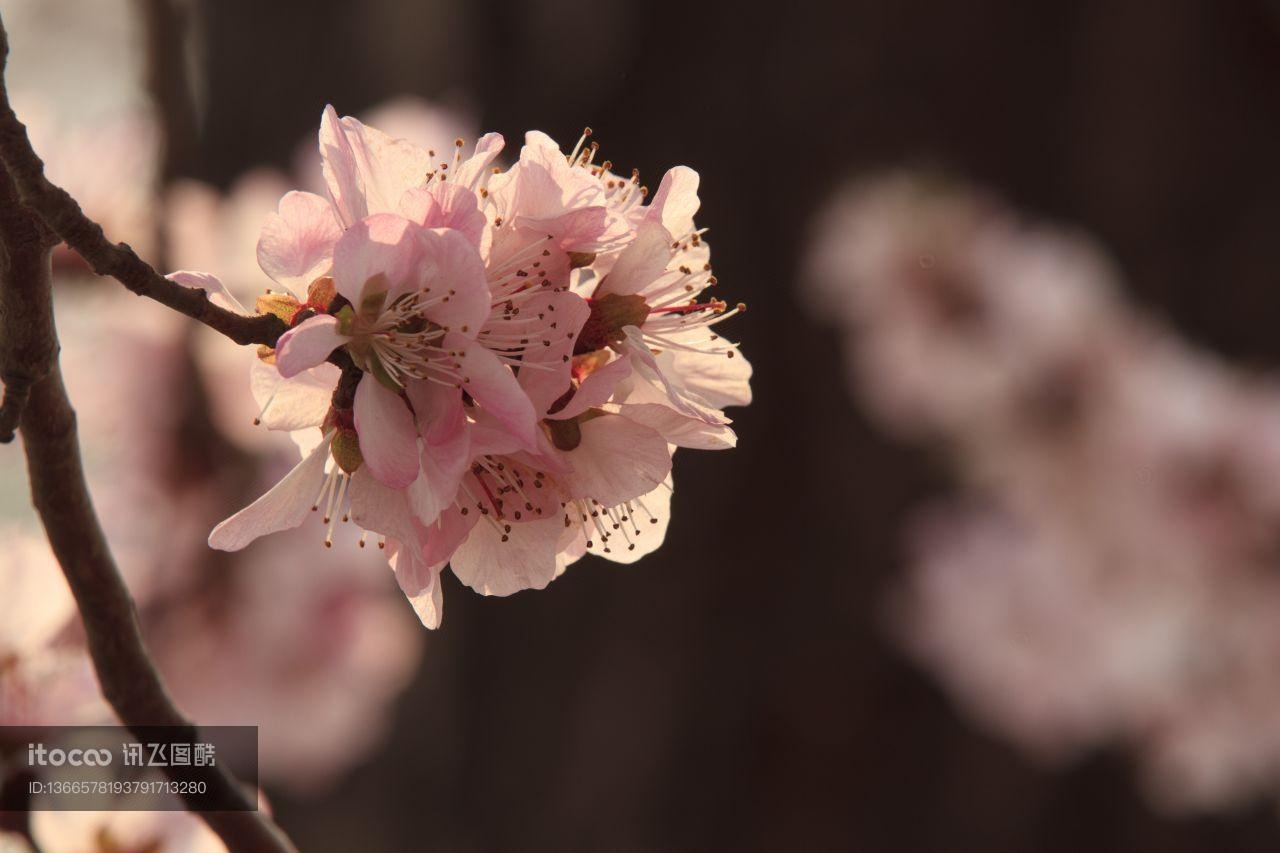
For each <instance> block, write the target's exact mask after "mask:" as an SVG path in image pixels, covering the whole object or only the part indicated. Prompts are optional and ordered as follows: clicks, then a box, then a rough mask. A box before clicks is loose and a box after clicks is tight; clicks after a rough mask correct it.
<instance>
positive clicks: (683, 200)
mask: <svg viewBox="0 0 1280 853" xmlns="http://www.w3.org/2000/svg"><path fill="white" fill-rule="evenodd" d="M698 180H699V178H698V173H697V172H695V171H694V170H693V169H690V168H689V167H688V166H676V167H675V168H674V169H668V170H667V173H666V174H665V175H663V176H662V183H661V184H659V185H658V191H657V192H656V193H654V194H653V198H652V199H651V200H650V201H649V206H648V207H647V208H646V210H645V216H646V218H648V219H650V220H656V221H658V222H661V223H662V226H663V227H664V228H666V229H667V230H668V231H670V232H671V234H672V235H673V236H674V238H675V239H677V240H682V239H684V238H685V237H687V236H688V235H689V234H690V232H692V231H693V216H694V214H695V213H697V212H698V207H699V206H700V202H699V201H698Z"/></svg>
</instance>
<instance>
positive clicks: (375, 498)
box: [347, 380, 418, 547]
mask: <svg viewBox="0 0 1280 853" xmlns="http://www.w3.org/2000/svg"><path fill="white" fill-rule="evenodd" d="M369 381H370V382H373V380H369ZM361 384H362V385H363V384H364V383H363V382H362V383H361ZM347 496H348V497H349V498H350V501H351V504H350V513H351V520H352V521H353V522H355V523H356V524H357V525H358V526H359V527H361V528H363V529H364V530H368V531H371V532H373V533H378V534H381V535H383V536H388V537H391V538H393V539H396V540H398V541H399V542H400V543H402V545H405V544H406V543H415V542H417V541H418V527H417V526H415V525H414V523H413V515H412V513H410V511H409V503H408V501H407V500H406V498H405V493H404V491H403V490H402V489H393V488H388V487H387V486H385V485H383V484H382V483H380V482H378V479H377V478H376V477H375V476H374V475H373V472H372V471H370V470H368V467H367V466H363V465H362V466H361V467H360V468H358V469H356V472H355V473H354V474H352V475H351V482H350V484H349V485H348V487H347ZM406 547H407V545H406Z"/></svg>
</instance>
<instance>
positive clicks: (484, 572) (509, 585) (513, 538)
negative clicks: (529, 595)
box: [449, 518, 564, 595]
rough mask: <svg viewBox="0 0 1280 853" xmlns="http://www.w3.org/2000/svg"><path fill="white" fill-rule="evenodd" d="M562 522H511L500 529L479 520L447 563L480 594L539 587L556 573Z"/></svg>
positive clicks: (464, 581) (501, 593)
mask: <svg viewBox="0 0 1280 853" xmlns="http://www.w3.org/2000/svg"><path fill="white" fill-rule="evenodd" d="M563 530H564V522H563V521H562V520H561V519H559V518H550V519H546V520H544V521H526V522H521V523H519V524H513V525H511V532H510V533H509V534H507V535H508V541H506V542H503V541H502V536H503V534H502V532H501V531H500V530H497V529H495V528H494V526H493V525H492V524H489V523H488V522H487V521H481V522H480V523H478V524H476V526H475V527H474V528H472V530H471V535H470V536H468V537H467V540H466V541H465V542H463V543H462V545H461V547H459V548H458V550H457V552H455V553H454V555H453V559H452V560H450V563H449V564H450V566H452V567H453V573H454V574H455V575H457V576H458V579H459V580H461V581H462V582H463V583H465V584H466V585H467V586H469V587H471V588H472V589H474V590H475V591H476V592H478V593H480V594H481V595H510V594H511V593H513V592H519V591H520V590H522V589H542V588H543V587H545V586H546V585H547V584H549V583H551V581H552V580H554V579H555V576H556V553H557V548H558V544H559V540H560V534H561V532H562V531H563Z"/></svg>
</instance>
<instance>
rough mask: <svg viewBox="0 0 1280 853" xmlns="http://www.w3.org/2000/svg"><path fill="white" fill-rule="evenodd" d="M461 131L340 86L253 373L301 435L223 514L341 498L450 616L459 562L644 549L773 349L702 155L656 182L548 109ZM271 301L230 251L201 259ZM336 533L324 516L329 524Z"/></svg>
mask: <svg viewBox="0 0 1280 853" xmlns="http://www.w3.org/2000/svg"><path fill="white" fill-rule="evenodd" d="M503 147H504V143H503V139H502V137H500V136H498V135H497V134H487V135H485V136H482V137H481V138H480V140H479V141H478V142H477V143H476V145H475V147H474V150H472V151H470V152H467V150H466V146H465V144H464V142H463V141H462V140H461V139H459V140H457V141H456V143H455V145H454V146H453V150H451V151H447V152H439V151H436V150H432V149H428V148H424V147H420V146H418V145H417V144H415V143H414V142H411V141H409V140H406V139H398V138H393V137H391V136H388V135H387V134H384V133H382V132H380V131H378V130H376V129H374V128H372V127H369V126H366V125H364V124H362V123H361V122H360V121H358V120H356V119H354V118H350V117H347V118H339V117H338V115H337V114H336V113H335V112H334V110H333V109H332V108H329V109H327V110H326V111H325V113H324V116H323V118H322V121H321V127H320V156H321V167H322V173H323V177H324V185H325V190H326V192H325V195H323V196H321V195H318V194H314V193H308V192H296V191H295V192H290V193H288V194H286V195H285V196H284V197H283V198H282V199H281V200H280V202H279V206H278V211H277V212H276V213H274V214H272V215H270V216H269V217H268V219H267V221H266V223H265V224H264V226H263V228H262V232H261V235H260V239H259V242H258V252H257V254H258V262H259V265H260V266H261V268H262V271H263V272H265V273H266V274H267V275H268V276H269V277H270V278H271V279H272V280H273V281H274V282H275V283H276V285H277V287H276V288H274V289H271V290H268V292H267V293H266V294H265V295H263V296H260V297H259V298H258V300H257V304H256V306H255V308H256V310H257V311H258V312H259V313H272V314H275V315H276V316H279V317H280V318H281V319H282V320H283V321H284V322H285V323H286V324H287V325H288V327H289V328H288V331H286V332H285V333H284V334H283V335H282V336H281V337H280V339H279V341H278V342H277V345H276V346H275V347H274V348H267V347H263V348H262V349H261V350H260V351H259V358H258V360H257V361H256V363H255V364H254V366H253V368H252V375H251V385H252V389H253V392H254V395H255V397H256V399H257V400H258V403H259V405H260V406H261V411H260V413H259V416H258V419H259V420H260V422H261V423H262V424H263V425H265V426H266V427H268V428H270V429H276V430H286V431H289V432H290V434H291V435H292V437H293V438H294V439H295V441H296V442H297V443H298V445H299V447H300V448H301V449H302V453H303V459H302V461H301V462H300V463H299V464H298V465H297V467H295V468H294V469H293V470H292V471H291V472H290V473H289V474H288V475H286V476H285V477H284V478H283V479H282V480H281V481H280V482H279V483H278V484H277V485H276V486H275V487H273V488H272V489H270V490H269V491H268V492H267V493H266V494H264V495H263V496H262V497H261V498H259V499H258V500H257V501H255V502H254V503H252V504H251V505H250V506H248V507H246V508H245V509H243V510H241V511H240V512H238V513H236V514H235V515H233V516H232V517H230V518H228V519H227V520H226V521H224V522H222V523H221V524H219V525H218V526H217V527H216V528H215V529H214V531H213V533H212V534H211V535H210V538H209V542H210V545H212V546H213V547H215V548H219V549H223V550H238V549H240V548H243V547H245V546H246V545H248V544H249V543H250V542H251V541H253V540H254V539H256V538H257V537H259V536H262V535H264V534H267V533H272V532H276V531H280V530H284V529H288V528H292V527H297V526H298V525H301V524H302V523H303V522H304V521H305V520H306V519H307V518H308V517H309V516H311V515H312V514H313V513H314V514H316V515H319V516H321V520H322V524H323V529H324V534H323V535H324V542H325V544H326V545H330V544H331V543H332V541H333V536H334V529H335V526H336V525H338V524H340V523H342V522H347V521H349V522H351V523H353V524H354V525H356V526H357V527H358V528H360V529H361V531H362V532H363V533H362V535H361V537H360V540H359V542H360V544H361V545H364V544H365V543H366V541H367V540H369V539H372V541H373V542H376V544H377V546H378V547H382V548H385V549H386V551H387V553H388V555H389V556H390V560H391V563H392V566H393V568H394V569H395V574H396V577H397V579H398V581H399V583H400V586H401V588H402V589H403V590H404V592H405V593H406V595H407V596H408V597H409V599H410V600H411V602H412V603H413V606H414V609H415V611H416V612H417V613H418V615H419V617H420V618H421V620H422V622H423V623H424V624H425V625H427V626H428V627H436V626H437V625H439V623H440V619H441V607H442V601H441V588H440V581H439V575H440V572H441V571H442V569H443V568H444V566H445V565H446V564H448V565H450V566H451V568H452V570H453V572H454V573H455V574H456V575H457V576H458V577H459V578H460V579H461V580H462V581H463V582H464V583H466V584H467V585H468V586H471V587H472V588H473V589H475V590H477V591H478V592H481V593H484V594H487V595H507V594H510V593H513V592H516V591H518V590H521V589H527V588H542V587H544V586H546V585H547V584H548V583H549V582H550V581H551V580H552V579H553V578H555V577H557V576H558V575H559V574H560V573H561V572H563V571H564V569H565V567H566V566H567V565H569V564H570V563H572V562H573V561H575V560H576V559H578V558H580V557H581V556H583V555H584V554H585V553H587V552H592V553H596V554H599V555H601V556H603V557H606V558H608V559H612V560H615V561H618V562H632V561H634V560H635V559H638V558H639V557H640V556H642V555H644V554H647V553H649V552H651V551H652V550H653V549H654V548H656V547H657V546H658V545H659V544H661V541H662V538H663V536H664V533H665V528H666V522H667V518H668V512H669V507H670V501H671V491H672V480H671V463H672V455H673V453H674V451H675V449H676V448H678V447H688V448H697V449H722V448H728V447H732V446H733V445H734V443H735V441H736V438H735V436H734V433H733V431H732V429H731V428H730V426H729V424H730V420H729V418H727V417H726V416H725V414H724V411H723V409H724V408H725V407H727V406H732V405H746V404H747V403H749V402H750V388H749V379H750V365H749V364H748V363H747V361H746V359H744V358H743V357H742V356H741V354H740V353H739V352H738V350H737V347H736V346H735V345H734V344H732V343H730V342H729V341H726V340H725V339H723V338H722V337H720V336H719V335H718V334H717V333H716V330H715V328H714V327H715V325H716V324H717V323H719V322H720V321H722V320H724V319H726V318H728V317H730V316H733V315H734V314H736V313H738V312H739V311H740V310H741V306H734V307H730V306H729V305H728V304H726V303H725V302H724V301H723V300H721V299H719V298H716V297H714V296H708V295H706V294H705V293H704V292H705V291H707V290H708V288H711V287H712V286H713V285H714V284H715V277H714V276H713V275H712V273H711V264H710V251H709V248H708V246H707V243H706V241H705V240H704V239H703V236H702V234H703V232H702V231H700V230H699V229H698V228H697V226H696V225H695V224H694V221H693V219H694V214H695V213H696V212H697V208H698V197H697V187H698V176H697V174H696V173H695V172H693V171H692V170H690V169H687V168H683V167H677V168H674V169H671V170H670V171H668V172H667V173H666V175H665V176H664V177H663V179H662V181H661V183H660V185H659V187H658V189H657V191H656V192H655V193H653V195H652V198H649V197H648V193H647V190H646V189H645V188H644V187H641V186H640V183H639V179H638V176H637V175H635V174H634V173H633V174H632V175H631V176H629V177H624V176H620V175H617V174H615V173H614V172H613V171H612V169H611V164H610V163H609V162H608V161H604V162H600V163H597V162H596V157H597V145H596V144H595V143H594V142H591V141H590V132H589V131H588V132H587V133H585V134H584V135H583V138H582V139H581V140H579V142H578V144H577V145H576V146H575V147H574V149H573V150H572V151H570V152H569V153H567V154H566V153H565V152H564V151H563V150H562V149H561V148H560V146H559V145H557V144H556V143H555V142H554V141H553V140H551V139H550V138H549V137H547V136H546V135H545V134H542V133H538V132H531V133H529V134H528V135H527V137H526V140H525V144H524V146H523V147H522V148H521V150H520V153H519V158H518V159H517V160H516V162H515V163H514V164H513V165H512V166H511V167H510V168H509V169H506V170H503V169H502V168H500V167H498V166H496V165H495V164H496V163H497V162H498V158H499V156H500V154H501V153H502V151H503ZM170 278H172V279H173V280H174V281H177V282H179V283H182V284H186V285H190V286H196V287H203V288H205V289H206V290H208V291H209V292H211V293H217V294H220V297H219V298H222V299H226V300H228V301H229V302H230V303H231V304H232V305H233V307H234V308H236V309H237V310H240V311H241V312H242V313H248V312H247V311H245V309H243V308H242V307H241V306H240V305H239V303H238V302H235V300H234V297H232V296H231V295H230V293H229V292H228V291H227V290H226V288H224V287H223V286H222V284H221V282H220V281H219V280H218V279H217V278H215V277H214V276H212V275H209V274H207V273H197V272H189V271H183V272H177V273H174V274H172V275H171V276H170ZM318 539H319V537H317V540H318Z"/></svg>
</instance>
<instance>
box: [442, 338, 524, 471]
mask: <svg viewBox="0 0 1280 853" xmlns="http://www.w3.org/2000/svg"><path fill="white" fill-rule="evenodd" d="M444 346H445V347H446V348H447V349H450V350H457V351H459V352H461V353H462V354H463V355H462V357H461V358H459V359H458V363H459V364H460V365H461V372H462V376H463V383H462V387H463V389H464V390H465V391H466V392H467V393H468V394H470V395H471V397H472V399H474V400H475V401H476V402H477V403H478V404H479V405H480V407H481V408H482V409H484V410H485V412H487V413H488V414H489V415H491V416H493V417H494V418H496V419H497V420H498V421H499V422H500V423H501V424H502V425H503V426H504V427H506V428H507V429H508V430H509V431H510V432H511V434H512V436H514V437H515V438H517V439H518V440H520V441H521V442H522V443H523V444H524V445H525V447H526V448H528V449H529V450H533V449H534V448H536V446H537V439H536V437H535V436H536V430H537V415H536V414H535V413H534V411H533V404H532V403H530V402H529V398H528V397H527V396H526V395H525V393H524V390H523V389H522V388H521V387H520V383H519V382H517V381H516V377H515V376H514V375H513V374H512V373H511V368H509V367H507V366H506V365H505V364H503V363H502V362H501V361H499V360H498V357H497V356H495V355H494V354H493V353H491V352H489V351H488V350H487V349H485V348H484V347H483V346H481V345H480V344H478V343H476V342H475V341H473V340H471V339H469V338H464V337H463V336H462V335H459V334H458V333H456V332H452V333H450V334H448V335H446V336H445V338H444Z"/></svg>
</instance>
